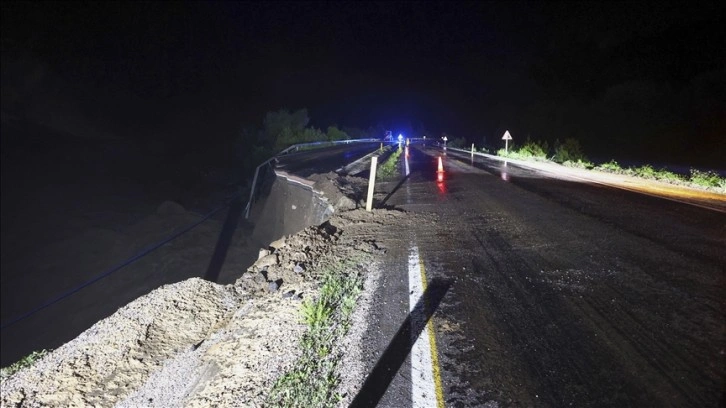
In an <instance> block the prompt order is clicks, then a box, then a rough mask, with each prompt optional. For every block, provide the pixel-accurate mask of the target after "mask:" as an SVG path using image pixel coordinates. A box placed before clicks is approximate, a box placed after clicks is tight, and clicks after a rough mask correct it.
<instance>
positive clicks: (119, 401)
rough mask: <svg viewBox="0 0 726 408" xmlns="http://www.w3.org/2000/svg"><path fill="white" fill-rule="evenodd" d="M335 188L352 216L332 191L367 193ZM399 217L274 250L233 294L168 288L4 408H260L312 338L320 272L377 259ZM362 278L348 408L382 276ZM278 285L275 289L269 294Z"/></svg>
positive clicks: (123, 312)
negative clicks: (356, 259) (347, 261)
mask: <svg viewBox="0 0 726 408" xmlns="http://www.w3.org/2000/svg"><path fill="white" fill-rule="evenodd" d="M332 179H334V177H332V175H328V177H324V176H320V177H316V180H317V187H319V188H321V190H324V191H325V193H326V197H328V198H329V199H330V200H331V202H335V203H338V202H344V201H345V202H346V206H350V204H351V201H350V200H341V199H342V197H343V195H342V194H341V193H340V192H337V194H336V191H337V188H336V189H334V188H331V187H332V186H333V184H334V185H335V186H339V185H340V184H341V183H342V184H345V185H346V186H348V188H349V189H350V188H353V187H351V186H356V185H361V184H363V183H365V180H357V179H348V180H347V181H344V180H342V179H341V180H337V181H334V180H332ZM327 183H329V185H327V186H326V185H325V184H327ZM356 190H357V188H356ZM402 216H403V213H400V212H397V211H387V210H377V211H374V212H372V213H367V212H365V211H363V210H361V209H355V210H350V211H344V212H340V211H339V213H338V214H337V215H335V216H334V217H333V218H332V219H331V220H330V221H329V222H328V223H325V224H323V225H321V226H317V227H309V228H307V229H305V230H304V231H302V232H300V233H298V234H295V235H292V236H287V237H285V238H283V239H282V240H279V241H277V242H275V243H272V244H271V247H270V248H269V249H268V250H269V253H270V254H269V255H267V256H265V257H262V258H261V259H260V260H258V262H257V263H256V264H255V265H253V266H252V267H250V268H249V269H248V271H247V272H246V273H244V274H243V275H242V277H241V278H239V279H237V281H236V282H234V283H233V284H228V285H220V284H215V283H211V282H208V281H205V280H202V279H199V278H191V279H188V280H185V281H182V282H179V283H175V284H170V285H165V286H162V287H160V288H158V289H156V290H154V291H152V292H151V293H149V294H147V295H144V296H142V297H140V298H138V299H136V300H134V301H133V302H131V303H129V304H128V305H126V306H124V307H122V308H121V309H119V310H118V311H117V312H115V313H114V314H113V315H111V316H110V317H108V318H106V319H103V320H101V321H99V322H98V323H96V324H95V325H93V326H92V327H91V328H90V329H88V330H86V331H85V332H84V333H82V334H81V335H80V336H78V337H77V338H75V339H74V340H72V341H70V342H68V343H66V344H64V345H63V346H61V347H59V348H58V349H56V350H55V351H53V352H52V353H50V354H48V355H47V356H46V357H44V358H43V359H41V360H40V361H38V362H37V363H36V364H34V365H33V366H32V367H30V368H26V369H23V370H21V371H19V372H18V373H16V374H15V375H13V376H11V377H10V378H8V379H7V380H5V381H3V384H2V399H1V403H2V407H41V406H99V407H100V406H119V407H139V406H144V407H182V406H184V407H207V406H219V407H232V406H235V407H236V406H262V405H263V403H264V401H265V398H266V395H267V393H268V391H269V390H270V388H271V387H272V385H273V384H274V381H275V379H276V378H277V377H279V376H280V375H281V374H282V373H283V372H284V371H285V370H286V369H287V368H289V367H290V366H291V365H292V364H293V363H294V361H295V359H296V357H297V355H298V351H297V350H298V344H297V343H298V339H299V337H300V336H301V334H302V332H303V330H304V329H305V326H304V324H303V323H302V321H301V317H300V316H301V315H300V311H299V309H300V305H301V303H302V302H301V301H302V299H305V298H314V297H315V296H317V293H318V288H317V285H316V283H315V280H314V276H315V273H316V271H318V270H319V269H320V268H322V267H323V266H325V265H328V264H331V263H334V262H335V261H336V260H337V259H340V258H341V257H343V258H346V257H352V256H354V255H355V253H360V252H366V253H380V252H381V251H380V250H379V249H378V248H377V246H376V245H375V242H373V240H372V239H373V237H375V236H376V234H377V231H378V230H379V229H380V228H382V227H383V226H384V225H385V224H389V223H390V222H391V221H393V220H395V219H398V218H400V217H402ZM263 255H264V254H263ZM296 265H297V266H298V268H297V272H296V271H295V266H296ZM300 266H302V269H303V271H302V272H300ZM360 268H361V272H362V273H363V276H364V277H365V285H366V288H365V290H364V294H363V295H362V296H361V299H360V303H359V307H358V309H357V311H356V315H354V316H353V322H354V324H353V326H352V328H351V330H350V332H349V334H348V337H347V338H346V339H345V340H344V341H343V342H341V344H340V347H341V349H340V350H345V353H343V354H344V359H343V362H342V364H341V366H342V367H344V369H342V370H341V373H340V374H341V384H340V390H339V391H340V392H341V393H342V395H343V396H344V400H343V401H341V406H344V405H346V404H347V401H349V400H350V399H352V396H354V395H355V392H356V391H357V387H359V385H360V384H361V383H362V380H363V377H364V374H365V373H364V369H363V364H362V362H361V361H360V351H359V344H358V339H360V334H361V333H362V332H363V331H365V330H366V327H365V324H366V323H365V322H366V318H365V314H366V313H367V310H368V308H369V302H370V293H372V291H373V290H375V285H376V282H377V277H378V274H379V272H378V268H377V265H376V263H375V262H373V263H369V264H366V265H360ZM261 271H264V272H265V273H262V272H261ZM280 280H282V285H281V286H280V288H279V289H275V288H274V285H273V287H271V286H270V285H271V283H272V282H280ZM340 350H339V351H340Z"/></svg>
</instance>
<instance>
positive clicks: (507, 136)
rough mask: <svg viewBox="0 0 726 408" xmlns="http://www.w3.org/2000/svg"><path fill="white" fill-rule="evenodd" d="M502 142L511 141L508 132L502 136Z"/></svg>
mask: <svg viewBox="0 0 726 408" xmlns="http://www.w3.org/2000/svg"><path fill="white" fill-rule="evenodd" d="M502 140H512V135H510V134H509V131H508V130H507V131H505V132H504V136H502Z"/></svg>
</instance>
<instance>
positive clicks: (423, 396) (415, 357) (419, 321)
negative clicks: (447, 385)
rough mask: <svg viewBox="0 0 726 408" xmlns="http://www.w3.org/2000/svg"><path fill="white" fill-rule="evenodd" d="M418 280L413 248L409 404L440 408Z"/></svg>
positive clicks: (421, 284) (409, 263) (419, 267)
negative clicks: (418, 306)
mask: <svg viewBox="0 0 726 408" xmlns="http://www.w3.org/2000/svg"><path fill="white" fill-rule="evenodd" d="M421 279H422V275H421V264H420V258H419V254H418V248H417V247H416V246H413V247H412V248H411V253H410V254H409V257H408V289H409V296H408V303H409V309H410V311H411V329H412V333H411V341H413V342H414V344H413V348H412V349H411V400H412V401H411V402H412V406H413V407H414V408H419V407H420V408H430V407H438V406H441V401H439V399H438V398H437V393H436V378H435V371H434V365H433V364H434V362H433V361H432V358H431V356H432V348H431V342H430V337H429V335H430V334H429V330H430V328H429V327H428V326H429V325H427V324H426V313H425V310H424V308H418V309H417V308H416V305H417V304H419V302H420V304H421V305H423V302H424V301H423V294H424V283H423V282H422V281H421ZM422 326H423V330H421V328H422ZM434 351H435V350H434Z"/></svg>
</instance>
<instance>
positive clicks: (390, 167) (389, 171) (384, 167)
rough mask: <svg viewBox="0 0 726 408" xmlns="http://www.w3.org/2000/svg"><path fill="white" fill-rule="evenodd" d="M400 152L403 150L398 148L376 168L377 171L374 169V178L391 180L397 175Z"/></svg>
mask: <svg viewBox="0 0 726 408" xmlns="http://www.w3.org/2000/svg"><path fill="white" fill-rule="evenodd" d="M402 151H403V148H402V147H401V146H399V147H398V149H397V150H395V151H394V152H393V153H391V154H390V155H389V156H388V158H387V159H386V161H384V162H383V163H381V164H380V165H379V166H378V169H376V178H378V177H380V178H383V179H385V178H393V177H395V176H396V175H398V172H399V169H398V160H399V159H400V158H401V152H402Z"/></svg>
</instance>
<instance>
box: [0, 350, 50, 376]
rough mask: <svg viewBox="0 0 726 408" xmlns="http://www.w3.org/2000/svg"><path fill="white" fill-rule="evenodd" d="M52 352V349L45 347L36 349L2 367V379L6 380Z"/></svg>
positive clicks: (0, 371)
mask: <svg viewBox="0 0 726 408" xmlns="http://www.w3.org/2000/svg"><path fill="white" fill-rule="evenodd" d="M50 352H51V350H45V349H43V350H39V351H34V352H32V353H30V354H28V355H27V356H25V357H23V358H21V359H20V360H18V361H16V362H15V363H14V364H12V365H10V366H8V367H3V368H2V369H0V381H5V380H6V379H8V378H10V377H11V376H12V375H13V374H15V373H17V372H18V371H20V370H21V369H23V368H25V367H30V366H32V365H33V364H34V363H35V362H36V361H38V360H40V359H41V358H43V357H45V356H46V355H47V354H48V353H50Z"/></svg>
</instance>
